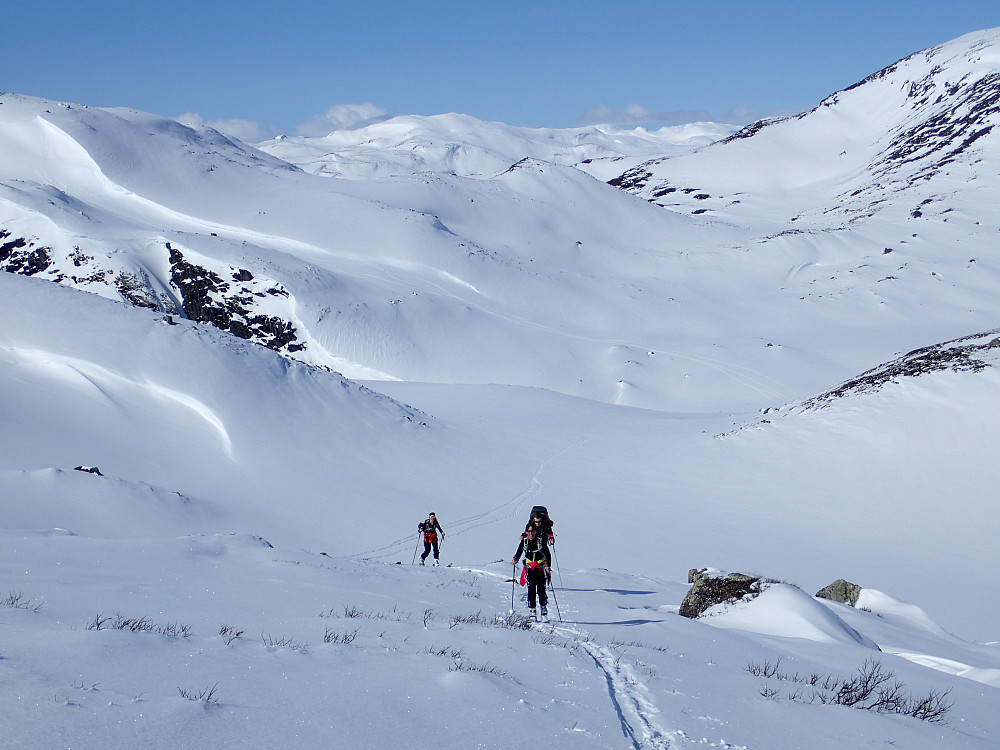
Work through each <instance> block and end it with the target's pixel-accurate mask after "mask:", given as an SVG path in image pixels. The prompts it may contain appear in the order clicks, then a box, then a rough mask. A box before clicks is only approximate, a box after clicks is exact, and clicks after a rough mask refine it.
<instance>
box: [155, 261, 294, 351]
mask: <svg viewBox="0 0 1000 750" xmlns="http://www.w3.org/2000/svg"><path fill="white" fill-rule="evenodd" d="M167 250H168V251H169V252H170V283H171V285H172V286H173V287H175V288H176V289H177V290H178V292H179V293H180V297H181V305H182V307H183V310H184V315H185V316H186V317H188V318H190V319H191V320H196V321H198V322H201V323H210V324H211V325H213V326H215V327H216V328H220V329H222V330H223V331H229V332H230V333H232V334H233V335H234V336H239V337H240V338H241V339H247V340H249V341H253V342H254V343H257V344H260V345H262V346H266V347H267V348H268V349H273V350H275V351H281V352H285V353H291V352H297V351H301V350H302V349H305V344H302V343H298V342H297V338H298V336H297V334H296V331H295V327H294V326H293V325H292V324H291V323H289V322H288V321H286V320H284V319H282V318H280V317H278V316H276V315H262V314H254V312H253V307H254V305H255V304H256V302H257V298H259V297H266V296H267V295H271V296H276V297H287V296H288V292H287V291H285V290H284V289H282V288H280V287H278V286H271V287H270V288H268V289H267V290H266V291H253V290H251V289H249V288H247V287H246V286H245V285H247V284H250V283H251V282H253V281H254V277H253V274H252V273H250V271H247V270H246V269H230V270H231V272H232V273H231V278H232V282H230V281H227V280H226V279H224V278H222V276H220V275H219V274H218V273H216V272H215V271H212V270H211V269H208V268H204V267H202V266H199V265H197V264H195V263H192V262H190V261H189V260H187V259H186V258H185V257H184V255H183V254H182V253H181V252H180V250H178V249H177V248H175V247H172V246H171V245H170V243H169V242H168V243H167ZM234 282H235V285H236V286H234Z"/></svg>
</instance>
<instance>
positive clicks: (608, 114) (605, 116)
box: [578, 104, 798, 125]
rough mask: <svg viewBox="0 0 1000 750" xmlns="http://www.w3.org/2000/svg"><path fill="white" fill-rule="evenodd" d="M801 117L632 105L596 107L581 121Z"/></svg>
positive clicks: (782, 113)
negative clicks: (671, 109) (664, 108)
mask: <svg viewBox="0 0 1000 750" xmlns="http://www.w3.org/2000/svg"><path fill="white" fill-rule="evenodd" d="M796 114H798V112H797V111H795V110H791V109H775V110H771V111H769V112H761V111H760V110H756V109H753V108H752V107H747V106H745V105H742V104H738V105H736V106H734V107H732V108H731V109H730V110H729V111H728V112H726V113H725V114H723V115H721V116H719V115H713V114H712V113H711V112H707V111H705V110H701V109H696V110H677V111H669V112H663V111H656V110H652V109H649V108H648V107H644V106H643V105H641V104H629V105H628V106H627V107H625V109H614V108H612V107H594V108H592V109H588V110H587V111H586V112H584V113H583V115H581V116H580V117H579V118H578V119H579V122H580V124H582V125H651V124H658V125H662V124H670V125H682V124H686V123H691V122H728V123H733V124H737V125H740V124H748V123H751V122H756V121H757V120H762V119H764V118H767V117H790V116H792V115H796Z"/></svg>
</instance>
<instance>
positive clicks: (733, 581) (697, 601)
mask: <svg viewBox="0 0 1000 750" xmlns="http://www.w3.org/2000/svg"><path fill="white" fill-rule="evenodd" d="M688 582H689V583H691V584H693V585H692V586H691V590H690V591H688V593H687V596H685V597H684V601H683V602H681V606H680V609H679V610H678V612H679V614H681V615H682V616H684V617H691V618H695V617H698V616H699V615H701V614H702V613H704V612H705V611H706V610H707V609H709V608H710V607H713V606H715V605H716V604H722V603H723V602H734V601H740V600H743V599H747V598H750V599H752V598H753V597H755V596H757V595H758V594H760V592H761V591H762V588H761V584H762V582H763V581H762V579H761V578H760V576H752V575H747V574H746V573H726V572H723V571H720V570H712V569H710V568H693V569H692V570H691V571H690V572H689V573H688Z"/></svg>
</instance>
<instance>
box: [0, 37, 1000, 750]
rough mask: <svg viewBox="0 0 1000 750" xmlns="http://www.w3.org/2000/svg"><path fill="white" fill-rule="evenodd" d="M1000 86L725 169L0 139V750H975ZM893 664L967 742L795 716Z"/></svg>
mask: <svg viewBox="0 0 1000 750" xmlns="http://www.w3.org/2000/svg"><path fill="white" fill-rule="evenodd" d="M998 87H1000V32H998V31H996V30H992V31H985V32H980V33H978V34H973V35H969V36H968V37H963V38H962V39H959V40H955V41H954V42H950V43H948V44H945V45H942V46H941V47H939V48H935V49H934V50H929V51H927V52H923V53H919V54H918V55H914V56H913V57H911V58H908V59H907V60H904V61H900V63H897V64H896V65H894V66H892V67H891V68H889V69H886V71H882V72H881V73H879V74H876V75H873V76H872V77H871V78H870V79H868V80H866V81H864V82H862V83H861V84H859V85H858V86H856V87H853V88H852V89H849V90H847V91H844V92H839V93H838V94H835V95H833V96H831V97H830V98H829V99H828V100H826V101H825V102H824V103H823V104H822V105H821V106H820V107H818V108H817V109H816V110H814V111H812V112H809V113H804V114H803V115H802V116H800V117H796V118H789V119H787V120H782V121H779V122H774V123H770V124H763V125H759V126H757V127H755V128H751V129H748V130H745V131H743V132H741V133H737V134H736V135H735V136H732V137H730V136H731V134H732V129H731V128H727V127H725V126H714V125H711V124H704V125H699V126H697V127H693V126H688V127H686V128H678V129H670V128H666V129H663V130H661V131H649V132H647V131H634V132H632V131H617V130H616V129H613V128H605V129H601V128H588V129H579V130H576V131H548V130H540V129H539V130H536V131H533V130H532V129H527V128H510V127H508V126H504V125H502V124H499V123H482V122H480V121H477V120H474V119H473V118H469V117H465V116H459V115H448V116H440V117H437V118H417V117H408V118H395V119H394V120H390V121H388V122H386V123H380V124H377V125H371V126H369V127H368V128H365V129H364V130H362V131H344V132H336V133H333V134H331V135H330V136H327V137H324V138H298V139H283V140H277V141H274V142H268V143H265V144H257V146H251V145H247V144H242V143H240V142H238V141H233V140H230V139H228V138H225V137H224V136H222V135H220V134H219V133H217V132H215V131H213V130H211V129H210V128H205V127H200V128H199V127H187V126H184V125H181V124H180V123H178V122H177V121H174V120H169V119H166V118H162V117H157V116H154V115H149V114H145V113H141V112H136V111H132V110H103V109H97V108H91V107H86V106H83V105H77V104H66V103H57V102H51V101H46V100H42V99H35V98H32V97H27V96H22V95H14V94H3V95H0V102H2V104H0V268H2V269H3V270H5V271H8V272H9V273H4V274H0V300H2V301H0V310H2V315H0V393H2V395H3V398H2V401H0V403H2V406H0V416H2V419H0V456H2V460H0V496H2V497H3V505H2V511H0V513H2V514H0V537H2V539H3V545H2V546H3V549H4V550H5V552H4V553H3V554H0V604H3V606H0V729H2V730H3V734H4V736H5V737H7V738H12V739H11V740H9V741H10V742H12V743H13V744H12V745H11V746H12V747H13V746H17V747H37V748H49V747H62V746H67V747H86V748H89V747H94V748H96V747H101V748H108V747H111V748H119V747H120V748H134V747H176V748H180V747H205V746H212V747H235V746H244V747H260V748H265V747H267V748H269V747H296V748H298V747H301V748H311V747H317V746H321V745H323V744H326V745H329V744H331V743H332V744H333V745H334V746H338V747H371V746H375V747H396V746H404V745H405V746H414V747H425V746H426V747H455V748H467V747H488V748H493V747H497V748H500V747H503V748H508V747H512V746H513V747H521V746H527V745H528V744H531V743H534V742H543V743H545V744H546V745H548V746H550V747H553V748H590V747H594V748H598V747H600V748H641V749H643V750H645V749H646V748H664V747H687V746H697V745H703V746H710V747H730V748H762V749H763V748H810V750H813V749H819V750H822V749H823V748H854V747H862V746H869V745H871V746H890V745H895V746H898V747H907V748H920V749H922V748H989V747H993V746H995V737H996V736H998V734H1000V724H998V719H997V718H996V706H997V699H998V697H1000V693H998V692H997V691H998V689H1000V646H998V640H1000V639H998V632H997V623H998V622H1000V618H998V609H997V606H996V603H995V600H994V599H995V598H994V597H993V594H992V592H993V591H994V590H995V589H996V587H997V585H1000V567H998V564H997V559H996V552H995V538H996V536H997V529H998V523H1000V517H998V514H997V511H996V509H995V507H994V506H995V503H994V502H993V498H992V489H993V487H995V486H996V484H997V482H998V480H1000V471H998V468H997V462H996V460H995V455H994V454H995V447H994V446H995V445H996V444H997V442H998V439H1000V397H998V393H1000V388H998V386H1000V382H998V379H1000V375H998V374H997V373H998V370H997V368H996V366H995V365H996V359H997V352H998V351H1000V343H997V342H1000V333H997V332H996V329H997V326H998V325H1000V324H998V322H997V321H998V320H1000V294H998V291H1000V257H998V256H997V250H998V248H1000V220H998V216H997V213H996V203H997V198H998V196H1000V184H998V183H1000V177H998V175H1000V149H998V147H997V146H998V142H997V138H998V137H1000V136H998V135H997V131H996V129H995V127H994V126H995V125H996V124H997V119H998V117H1000V113H998V105H997V102H998V101H1000V88H998ZM709 144H711V145H709ZM53 282H55V283H53ZM968 337H972V338H968ZM948 342H950V343H948ZM927 347H929V348H927ZM913 350H919V351H916V352H914V351H913ZM908 353H910V354H908ZM76 467H80V468H81V469H86V468H92V469H99V470H100V474H97V473H91V472H88V471H83V470H75V469H76ZM535 504H544V505H546V506H547V507H548V508H549V509H550V511H551V512H552V515H553V519H554V520H555V523H556V526H555V529H556V533H557V544H556V555H557V557H556V562H557V566H556V569H555V571H554V584H555V589H554V593H555V596H556V597H557V599H556V602H558V611H554V608H553V607H552V606H551V605H550V614H553V615H555V617H552V618H551V619H552V621H551V622H550V623H548V624H535V625H528V623H527V622H526V621H525V620H524V616H525V612H526V605H525V602H524V589H522V588H520V587H518V586H516V585H512V581H511V573H512V568H511V565H510V559H511V557H512V555H513V553H514V549H515V548H516V546H517V542H518V536H519V533H520V531H521V529H522V528H523V524H524V523H525V521H526V520H527V514H528V511H529V509H530V508H531V506H532V505H535ZM431 510H433V511H435V512H436V513H437V514H438V516H439V518H440V519H441V523H442V525H443V526H444V529H445V531H446V540H445V542H444V544H443V547H442V561H443V562H444V566H442V567H440V568H430V567H426V568H425V567H421V566H419V565H415V564H413V563H414V561H415V559H416V552H417V544H418V538H417V534H416V524H417V522H418V521H420V520H422V519H423V518H426V516H427V513H428V511H431ZM705 566H710V567H713V568H719V569H722V570H730V571H743V572H749V573H754V574H757V575H763V576H767V577H772V578H775V579H779V580H781V581H784V582H787V583H776V584H774V585H772V586H771V588H768V589H767V590H766V591H764V592H763V593H762V594H761V595H760V596H759V597H757V598H755V599H753V600H752V601H747V602H743V603H740V604H737V605H731V606H720V607H719V608H718V609H716V610H712V611H711V612H710V613H709V615H708V616H704V617H701V618H698V619H695V620H691V619H687V618H685V617H681V616H679V615H678V614H677V610H678V607H679V605H680V603H681V600H682V599H683V598H684V595H685V593H686V592H687V590H688V588H689V584H688V579H687V577H688V571H689V569H691V568H700V567H705ZM838 578H845V579H848V580H850V581H855V582H857V583H858V584H860V585H861V586H862V587H863V592H864V595H863V598H862V600H861V601H860V602H859V604H858V607H857V608H855V607H850V606H847V605H842V604H835V603H831V602H827V601H825V600H820V599H816V598H814V597H813V596H812V593H813V592H815V591H817V590H818V589H820V588H821V587H823V586H825V585H826V584H829V583H830V582H831V581H834V580H835V579H838ZM237 633H239V635H237ZM872 660H875V661H877V662H878V663H879V664H880V665H881V666H882V667H883V668H885V669H887V670H889V671H890V672H891V673H892V674H893V675H894V678H895V679H896V680H898V681H899V682H900V683H901V684H903V685H905V690H906V691H907V692H908V694H912V696H914V697H916V698H919V697H920V696H924V695H928V694H931V695H933V694H942V693H944V692H945V691H947V693H946V698H945V699H944V700H945V702H946V703H947V704H948V705H950V706H951V708H950V710H949V711H948V712H947V720H946V721H945V722H934V721H921V720H919V719H917V718H914V717H912V716H907V715H901V714H899V713H898V712H892V711H889V712H882V713H880V712H877V711H874V710H858V709H856V708H848V707H845V706H843V705H830V702H829V701H824V700H823V697H822V694H821V693H818V692H817V690H816V681H814V682H812V683H810V682H809V681H808V680H809V676H810V675H821V676H823V677H824V678H826V677H829V678H830V679H832V680H834V681H836V680H838V679H846V678H849V677H850V676H851V675H852V674H854V673H856V672H857V671H858V670H859V669H864V666H865V665H866V664H870V663H871V662H872ZM776 665H777V666H776ZM769 667H770V668H769ZM761 672H764V673H765V674H761Z"/></svg>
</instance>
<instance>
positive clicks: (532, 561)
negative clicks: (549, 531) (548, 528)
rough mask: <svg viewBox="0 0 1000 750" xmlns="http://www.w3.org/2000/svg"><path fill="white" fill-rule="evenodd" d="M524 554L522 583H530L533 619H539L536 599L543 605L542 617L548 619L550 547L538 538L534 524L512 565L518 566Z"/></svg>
mask: <svg viewBox="0 0 1000 750" xmlns="http://www.w3.org/2000/svg"><path fill="white" fill-rule="evenodd" d="M522 553H523V554H524V568H522V570H521V585H522V586H523V585H524V584H525V581H527V584H528V609H529V610H531V617H532V619H538V615H537V614H536V612H535V601H536V598H537V601H538V603H539V604H540V605H542V619H543V620H547V619H548V616H549V612H548V609H547V608H546V605H547V604H548V603H549V601H548V596H547V594H546V592H545V582H546V581H547V580H549V578H550V576H551V575H552V568H551V567H550V564H549V548H548V546H547V545H546V544H544V543H543V542H542V541H541V540H540V539H539V538H538V532H537V531H536V529H535V528H534V526H530V527H529V528H528V529H527V530H526V531H525V532H524V536H523V537H522V538H521V543H520V544H519V545H518V546H517V552H515V553H514V559H513V560H511V565H514V566H515V567H516V566H517V561H518V559H519V558H520V557H521V554H522Z"/></svg>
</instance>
